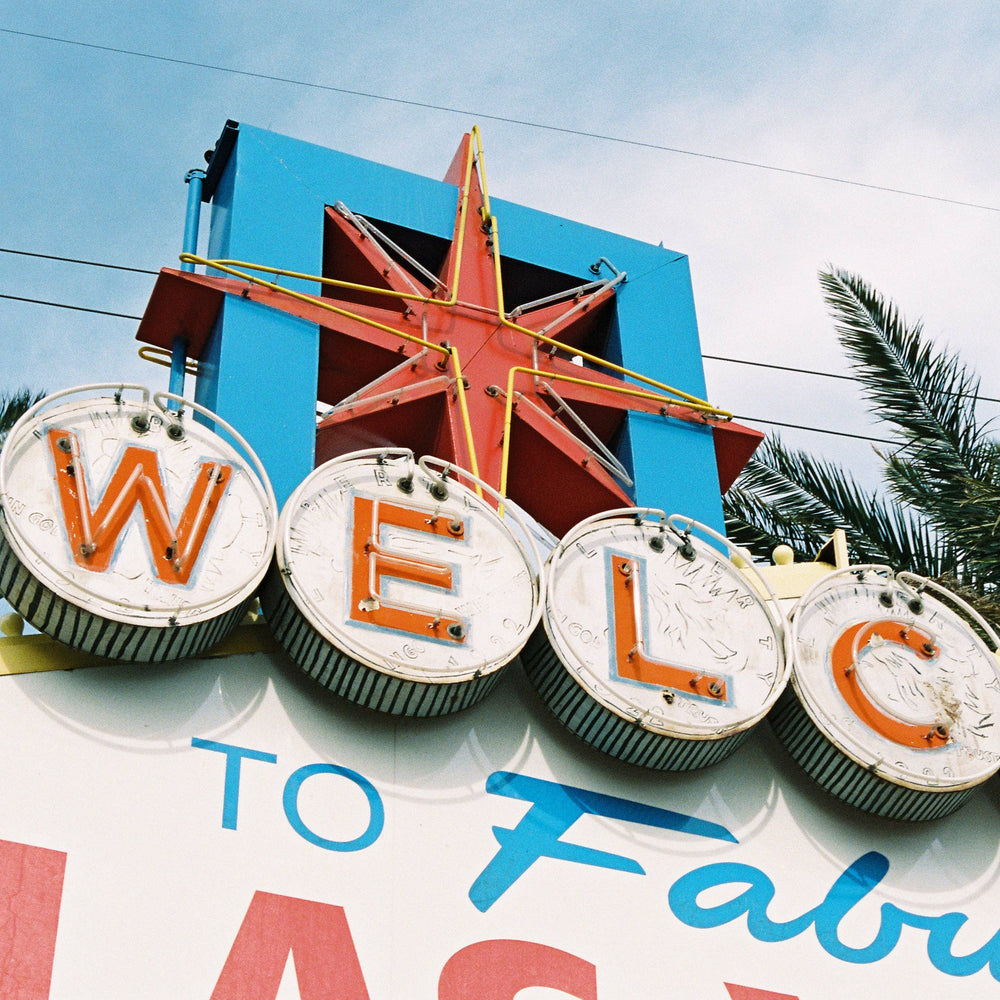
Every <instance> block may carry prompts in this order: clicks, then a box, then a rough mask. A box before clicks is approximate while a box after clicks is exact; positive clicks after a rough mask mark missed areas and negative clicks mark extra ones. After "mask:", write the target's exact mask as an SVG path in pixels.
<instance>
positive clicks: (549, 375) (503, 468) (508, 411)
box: [500, 365, 685, 496]
mask: <svg viewBox="0 0 1000 1000" xmlns="http://www.w3.org/2000/svg"><path fill="white" fill-rule="evenodd" d="M518 373H521V374H524V375H532V376H534V377H535V378H542V379H551V380H552V381H557V382H569V383H570V384H571V385H582V386H587V387H589V388H595V389H606V390H607V391H608V392H616V393H619V394H620V395H623V396H635V397H636V398H638V399H649V400H652V401H653V402H655V403H662V404H663V405H664V406H683V405H685V404H683V403H678V401H677V400H676V399H670V398H669V397H667V396H660V395H657V394H656V393H654V392H645V391H644V390H642V389H631V388H629V387H628V386H617V385H605V384H604V383H603V382H593V381H591V380H590V379H585V378H575V377H574V376H572V375H561V374H559V373H557V372H546V371H542V370H541V369H538V368H527V367H523V366H520V365H516V366H514V367H513V368H511V369H510V371H509V372H508V373H507V402H506V407H505V409H504V418H503V450H502V452H501V459H500V495H501V496H506V495H507V467H508V464H509V462H510V429H511V424H512V423H513V422H514V376H515V375H516V374H518ZM567 433H568V434H570V435H571V436H575V435H572V432H571V431H569V430H568V429H567Z"/></svg>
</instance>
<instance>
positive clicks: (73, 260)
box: [0, 247, 160, 275]
mask: <svg viewBox="0 0 1000 1000" xmlns="http://www.w3.org/2000/svg"><path fill="white" fill-rule="evenodd" d="M0 253H13V254H17V255H18V256H19V257H41V258H42V260H58V261H61V262H62V263H64V264H86V265H87V266H88V267H106V268H109V269H110V270H112V271H134V272H135V273H136V274H152V275H156V274H159V273H160V272H159V271H150V270H148V269H147V268H144V267H125V266H124V265H123V264H105V263H103V262H102V261H98V260H81V259H80V258H79V257H57V256H56V255H55V254H51V253H32V252H31V251H30V250H12V249H11V248H10V247H0Z"/></svg>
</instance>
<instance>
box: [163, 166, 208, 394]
mask: <svg viewBox="0 0 1000 1000" xmlns="http://www.w3.org/2000/svg"><path fill="white" fill-rule="evenodd" d="M204 181H205V171H204V170H189V171H188V172H187V174H186V175H185V177H184V183H185V184H187V186H188V199H187V215H186V217H185V219H184V247H183V249H184V252H185V253H197V252H198V223H199V222H200V220H201V191H202V185H203V184H204ZM181 270H182V271H193V270H194V264H191V263H188V262H187V261H185V262H184V263H182V264H181ZM186 361H187V341H186V340H185V339H184V338H183V337H175V338H174V342H173V350H172V351H171V354H170V391H171V392H172V393H175V394H176V395H178V396H183V395H184V365H185V363H186Z"/></svg>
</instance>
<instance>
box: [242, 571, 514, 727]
mask: <svg viewBox="0 0 1000 1000" xmlns="http://www.w3.org/2000/svg"><path fill="white" fill-rule="evenodd" d="M260 603H261V608H262V609H263V611H264V615H265V617H266V618H267V622H268V624H269V625H270V626H271V631H272V632H273V633H274V635H275V637H276V638H277V640H278V641H279V642H280V643H281V645H282V646H284V647H285V651H286V652H287V653H288V655H289V656H290V657H291V658H292V659H293V660H294V661H295V662H296V663H297V664H298V665H299V666H300V667H301V668H302V669H303V670H304V671H305V672H306V673H307V674H308V675H309V676H310V677H312V678H313V680H315V681H318V682H319V683H320V684H322V685H323V687H325V688H329V690H331V691H333V692H334V693H335V694H338V695H340V696H341V697H343V698H347V699H348V700H349V701H353V702H355V703H356V704H358V705H363V706H364V707H365V708H371V709H374V710H375V711H377V712H386V713H388V714H389V715H405V716H413V717H422V718H426V717H428V716H435V715H447V714H449V713H451V712H458V711H461V710H462V709H463V708H469V707H470V706H472V705H475V704H476V702H478V701H481V700H482V699H483V698H485V697H486V695H488V694H489V693H490V691H491V690H492V689H493V687H494V685H495V684H496V683H497V681H498V680H499V679H500V674H501V673H502V670H494V671H492V672H491V673H489V674H484V675H483V676H481V677H475V678H473V679H472V680H468V681H461V682H456V683H454V684H441V683H431V682H426V683H425V682H420V681H411V680H404V679H402V678H399V677H393V676H392V675H391V674H386V673H383V672H381V671H379V670H375V669H374V668H373V667H370V666H368V665H367V664H364V663H361V662H359V661H358V660H355V659H354V658H353V657H352V656H350V655H349V654H348V653H346V652H344V651H343V650H341V649H339V648H338V647H336V646H334V645H333V644H332V643H331V642H329V641H328V640H327V639H326V638H325V637H324V636H322V635H320V633H319V632H317V631H316V629H315V628H313V626H312V625H311V624H310V623H309V621H308V619H307V618H306V617H305V615H303V614H302V612H301V611H300V610H299V609H298V606H297V605H296V604H295V602H294V601H293V600H292V598H291V597H290V596H289V594H288V590H287V589H286V587H285V584H284V581H283V579H282V576H281V571H280V570H279V569H278V568H277V567H276V565H275V564H274V563H272V564H271V568H270V570H269V571H268V574H267V577H266V578H265V580H264V588H263V590H262V591H261V595H260Z"/></svg>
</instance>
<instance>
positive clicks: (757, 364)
mask: <svg viewBox="0 0 1000 1000" xmlns="http://www.w3.org/2000/svg"><path fill="white" fill-rule="evenodd" d="M702 359H703V360H704V361H722V362H724V363H725V364H727V365H746V366H747V367H749V368H767V369H770V370H771V371H778V372H791V373H792V374H794V375H815V376H816V377H817V378H834V379H840V380H841V381H843V382H860V381H861V379H859V378H858V377H857V376H856V375H839V374H837V373H835V372H820V371H816V370H815V369H814V368H793V367H791V366H789V365H772V364H769V363H768V362H765V361H747V360H745V359H744V358H724V357H721V356H720V355H717V354H703V355H702ZM928 392H930V393H932V394H933V393H936V394H938V395H941V396H956V397H958V398H959V399H975V400H977V401H978V402H980V403H1000V399H997V398H996V397H995V396H981V395H979V394H978V393H976V394H975V395H974V394H973V393H971V392H948V390H947V389H930V390H928ZM788 426H789V427H791V426H793V425H792V424H789V425H788ZM806 429H808V428H806Z"/></svg>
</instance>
